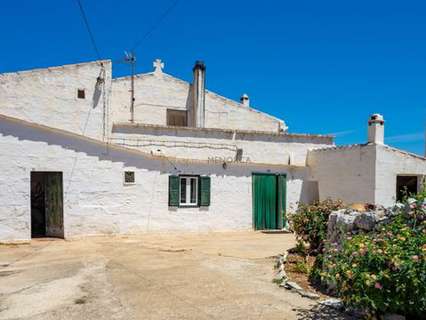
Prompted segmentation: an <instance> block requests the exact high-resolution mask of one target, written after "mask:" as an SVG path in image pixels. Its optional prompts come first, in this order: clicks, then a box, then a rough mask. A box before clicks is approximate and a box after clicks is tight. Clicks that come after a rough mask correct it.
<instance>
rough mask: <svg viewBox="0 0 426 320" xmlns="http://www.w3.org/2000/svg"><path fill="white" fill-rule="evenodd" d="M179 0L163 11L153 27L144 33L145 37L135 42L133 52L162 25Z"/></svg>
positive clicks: (175, 0)
mask: <svg viewBox="0 0 426 320" xmlns="http://www.w3.org/2000/svg"><path fill="white" fill-rule="evenodd" d="M178 2H179V0H174V1H173V2H172V4H171V5H170V6H169V7H168V8H167V9H166V10H165V11H164V12H163V14H162V15H161V16H160V17H159V18H158V19H157V21H156V22H155V23H154V24H152V25H151V28H149V30H148V31H147V32H146V33H145V34H144V35H143V37H142V38H141V39H140V40H139V41H137V42H136V43H135V45H134V46H133V48H132V49H131V50H130V51H131V52H133V51H134V50H135V49H136V48H137V47H139V46H140V45H141V44H142V43H143V42H144V41H145V40H146V39H148V38H149V36H150V35H151V34H152V33H153V32H154V31H155V30H156V29H157V28H158V27H159V26H160V24H161V23H162V22H163V21H164V19H165V18H166V17H167V16H168V15H169V13H170V12H172V10H173V9H174V8H175V7H176V5H177V4H178Z"/></svg>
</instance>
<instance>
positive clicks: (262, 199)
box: [253, 174, 278, 230]
mask: <svg viewBox="0 0 426 320" xmlns="http://www.w3.org/2000/svg"><path fill="white" fill-rule="evenodd" d="M253 196H254V198H253V211H254V228H255V229H256V230H264V229H277V226H278V221H277V178H276V176H275V175H271V174H253Z"/></svg>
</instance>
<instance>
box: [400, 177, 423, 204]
mask: <svg viewBox="0 0 426 320" xmlns="http://www.w3.org/2000/svg"><path fill="white" fill-rule="evenodd" d="M417 187H418V181H417V176H396V200H397V201H401V200H402V199H403V198H404V197H405V196H409V195H410V194H416V193H417V192H418V188H417Z"/></svg>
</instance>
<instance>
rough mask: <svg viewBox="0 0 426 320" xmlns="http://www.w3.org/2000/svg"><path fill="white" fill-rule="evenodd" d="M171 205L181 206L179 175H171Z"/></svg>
mask: <svg viewBox="0 0 426 320" xmlns="http://www.w3.org/2000/svg"><path fill="white" fill-rule="evenodd" d="M169 206H170V207H178V206H179V177H178V176H169Z"/></svg>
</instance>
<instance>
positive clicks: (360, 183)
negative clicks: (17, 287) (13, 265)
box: [0, 61, 426, 241]
mask: <svg viewBox="0 0 426 320" xmlns="http://www.w3.org/2000/svg"><path fill="white" fill-rule="evenodd" d="M154 65H155V68H156V69H155V71H154V72H151V73H146V74H141V75H137V76H136V78H135V113H134V119H135V121H134V123H130V122H129V119H130V118H131V115H130V94H129V88H130V79H129V77H124V78H118V79H112V76H111V74H112V71H111V70H112V66H111V62H110V61H97V62H91V63H83V64H76V65H68V66H62V67H55V68H47V69H38V70H32V71H24V72H17V73H7V74H0V150H1V152H0V172H1V173H0V184H1V186H2V188H1V189H0V241H19V240H22V241H28V240H29V239H30V238H31V197H30V182H31V181H30V180H31V178H30V177H31V172H62V177H63V216H64V222H63V227H64V228H63V229H64V237H65V238H72V237H79V236H85V235H92V234H115V233H139V232H150V231H213V230H238V229H250V228H252V227H253V193H252V174H253V173H273V174H286V175H287V185H286V189H287V192H286V207H287V210H288V211H293V210H295V209H296V208H297V204H298V203H299V202H305V203H309V202H312V201H314V200H317V199H318V198H321V199H323V198H325V197H341V198H344V200H346V201H348V202H358V200H362V201H366V202H377V201H383V202H384V203H386V204H387V203H388V199H389V198H390V197H392V194H391V192H390V191H389V190H387V189H386V183H388V182H389V181H390V180H392V179H393V178H394V175H395V174H400V173H401V172H405V173H406V172H413V173H416V174H424V173H426V168H425V161H424V159H423V158H421V157H418V158H415V157H413V156H410V155H405V154H404V155H402V154H400V153H398V152H396V151H394V150H393V149H389V148H387V147H386V146H381V147H380V148H382V149H380V150H381V151H380V152H378V151H377V150H378V148H379V147H378V146H376V145H375V144H373V145H367V146H355V147H347V148H334V144H333V138H332V137H330V136H320V135H303V134H290V133H288V132H287V126H286V125H285V123H284V121H282V120H279V119H276V118H274V117H272V116H269V115H267V114H264V113H262V112H260V111H257V110H255V109H253V108H252V107H251V106H250V104H249V99H248V97H247V96H244V99H242V101H241V102H242V103H238V102H235V101H232V100H229V99H227V98H224V97H221V96H219V95H217V94H214V93H212V92H210V91H207V90H205V91H204V95H203V92H202V90H201V91H198V93H197V96H199V97H200V98H196V96H194V93H193V90H194V88H193V86H192V84H191V83H188V82H185V81H182V80H179V79H177V78H174V77H172V76H170V75H167V74H165V73H164V72H163V70H162V68H163V66H164V65H162V64H161V62H160V61H156V62H155V64H154ZM198 76H199V75H198ZM202 76H203V75H201V77H202ZM204 76H205V74H204ZM200 81H205V79H204V80H203V79H201V80H200ZM201 87H202V86H201ZM199 89H200V87H198V90H199ZM78 90H84V96H85V97H84V99H81V98H78ZM200 99H201V100H200ZM194 108H204V112H203V114H204V119H202V120H200V119H198V118H197V117H199V115H200V113H197V112H198V111H197V110H198V109H197V110H196V111H197V112H196V113H195V114H196V115H197V117H195V118H197V119H198V120H194V121H195V122H196V123H195V125H194V123H192V126H191V127H171V126H167V109H173V110H182V111H186V112H188V113H191V112H195V111H194ZM316 149H318V151H312V150H316ZM238 154H239V155H240V157H242V158H241V159H238ZM401 160H402V162H403V163H401ZM381 164H384V165H383V166H382V165H381ZM385 168H387V169H386V170H385ZM125 171H132V172H134V173H135V183H132V184H126V183H124V172H125ZM390 172H392V173H390ZM180 174H185V175H200V176H209V177H210V179H211V193H210V205H209V206H206V207H194V208H184V207H171V206H169V205H168V197H169V189H168V188H169V176H170V175H180ZM379 180H380V181H379ZM382 180H383V181H382Z"/></svg>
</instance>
